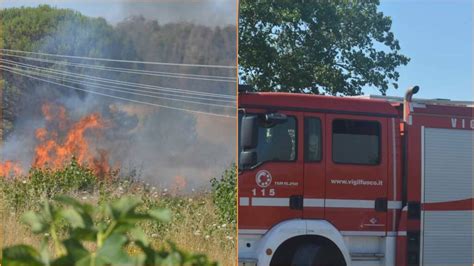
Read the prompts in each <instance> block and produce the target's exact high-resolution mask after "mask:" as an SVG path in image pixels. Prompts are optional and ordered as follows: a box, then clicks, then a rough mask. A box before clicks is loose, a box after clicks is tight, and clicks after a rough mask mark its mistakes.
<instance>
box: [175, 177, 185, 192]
mask: <svg viewBox="0 0 474 266" xmlns="http://www.w3.org/2000/svg"><path fill="white" fill-rule="evenodd" d="M186 185H187V182H186V179H185V178H184V177H182V176H180V175H178V176H175V177H174V187H173V192H174V193H177V192H179V191H182V190H184V189H185V188H186Z"/></svg>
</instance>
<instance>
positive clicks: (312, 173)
mask: <svg viewBox="0 0 474 266" xmlns="http://www.w3.org/2000/svg"><path fill="white" fill-rule="evenodd" d="M324 119H325V116H324V114H308V115H305V117H304V139H303V160H304V212H303V217H304V218H307V219H323V218H324V198H325V196H326V195H325V185H326V180H325V177H326V167H325V161H326V159H325V158H324V156H326V152H324V150H325V149H324V147H325V145H324V143H325V140H326V139H325V137H324V136H323V132H324V130H323V129H324V128H325V127H324V123H325V121H324Z"/></svg>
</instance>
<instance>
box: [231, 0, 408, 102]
mask: <svg viewBox="0 0 474 266" xmlns="http://www.w3.org/2000/svg"><path fill="white" fill-rule="evenodd" d="M239 4H240V9H239V66H240V70H241V71H240V73H239V78H240V79H242V80H243V81H244V82H245V83H247V84H250V85H252V86H253V87H254V88H255V89H256V90H260V91H286V92H301V93H316V94H320V93H327V94H332V95H336V94H345V95H356V94H361V90H362V88H363V87H364V86H374V87H376V88H378V89H379V90H380V92H381V93H382V94H385V92H386V91H387V89H388V88H389V86H390V87H393V88H397V87H398V84H397V82H396V81H397V80H398V77H399V73H398V71H397V70H396V69H397V67H399V66H401V65H406V64H407V63H408V62H409V58H407V57H406V56H404V55H402V54H400V45H399V42H398V40H397V39H396V38H395V36H394V34H393V32H392V31H391V25H392V21H391V18H390V17H387V16H384V14H383V13H382V12H380V11H378V5H379V0H370V1H346V0H337V1H288V0H286V1H269V0H264V1H253V0H242V1H240V3H239Z"/></svg>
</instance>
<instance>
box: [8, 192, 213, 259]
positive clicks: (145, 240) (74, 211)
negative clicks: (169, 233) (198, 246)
mask: <svg viewBox="0 0 474 266" xmlns="http://www.w3.org/2000/svg"><path fill="white" fill-rule="evenodd" d="M141 203H142V202H141V200H139V199H137V198H132V197H123V198H121V199H119V200H116V201H114V202H113V203H110V204H108V203H106V204H102V205H101V206H99V207H94V206H92V205H90V204H87V203H81V202H79V201H77V200H75V199H73V198H70V197H58V198H56V202H53V203H49V202H45V203H44V204H43V206H42V210H41V212H33V211H30V212H27V213H25V215H24V216H23V220H24V222H25V223H27V224H28V225H29V226H30V227H31V230H32V231H33V233H35V234H39V235H43V240H42V244H41V247H40V249H39V250H37V249H35V248H34V247H32V246H28V245H17V246H13V247H8V248H6V249H5V250H4V255H3V256H4V258H3V259H4V262H5V264H6V265H12V266H20V265H32V266H42V265H44V266H46V265H78V266H86V265H87V266H88V265H90V266H92V265H94V266H101V265H203V266H204V265H217V263H211V262H210V261H209V260H208V259H207V257H206V256H204V255H196V254H189V253H186V252H184V251H182V250H180V249H178V248H177V247H176V246H175V245H174V244H172V243H170V248H169V249H168V250H167V249H163V248H162V249H161V250H155V249H154V248H153V246H152V245H151V242H150V241H149V237H147V235H146V233H145V232H144V230H143V228H142V227H141V226H140V225H139V223H140V222H142V221H150V220H151V221H157V222H159V223H163V222H169V221H170V212H169V211H168V210H165V209H149V210H147V211H146V212H139V211H137V209H138V207H139V205H140V204H141ZM60 229H62V230H65V231H66V233H65V236H64V237H63V238H62V237H60V236H59V235H58V231H59V230H60ZM50 240H51V241H52V242H53V245H54V248H55V252H54V254H56V256H54V257H53V256H52V255H51V252H50V251H49V249H48V245H47V244H48V242H49V241H50ZM87 243H92V244H93V246H94V248H89V249H88V248H86V245H85V244H87ZM132 247H133V248H135V249H139V250H140V251H141V252H140V253H138V254H135V255H130V254H129V253H127V252H126V249H127V248H132Z"/></svg>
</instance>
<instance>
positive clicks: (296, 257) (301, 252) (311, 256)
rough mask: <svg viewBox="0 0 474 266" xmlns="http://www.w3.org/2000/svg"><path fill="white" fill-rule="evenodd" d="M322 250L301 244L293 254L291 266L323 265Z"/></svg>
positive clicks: (316, 246) (311, 245)
mask: <svg viewBox="0 0 474 266" xmlns="http://www.w3.org/2000/svg"><path fill="white" fill-rule="evenodd" d="M321 250H322V248H321V247H320V246H318V245H315V244H303V245H301V246H300V247H298V249H297V250H296V252H295V253H294V254H293V258H292V259H291V266H320V265H326V264H323V262H322V260H321V255H322V254H321Z"/></svg>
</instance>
